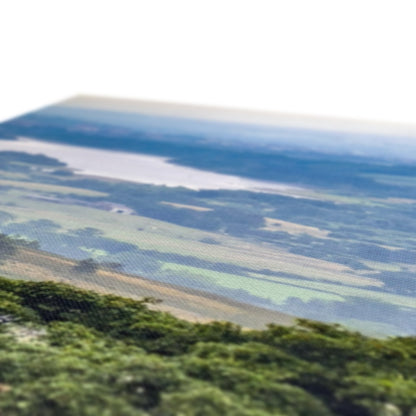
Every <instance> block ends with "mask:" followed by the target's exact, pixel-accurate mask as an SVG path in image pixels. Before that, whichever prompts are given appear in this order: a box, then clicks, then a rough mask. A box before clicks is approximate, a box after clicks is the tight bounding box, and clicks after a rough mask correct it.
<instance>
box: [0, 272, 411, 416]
mask: <svg viewBox="0 0 416 416" xmlns="http://www.w3.org/2000/svg"><path fill="white" fill-rule="evenodd" d="M153 301H154V299H152V298H145V299H143V300H141V301H137V300H132V299H125V298H121V297H117V296H113V295H99V294H97V293H94V292H90V291H84V290H80V289H75V288H73V287H71V286H68V285H64V284H58V283H52V282H28V281H16V280H9V279H5V278H0V414H1V415H4V416H29V415H30V416H41V415H42V416H52V415H57V414H59V415H60V416H84V415H85V416H90V415H91V416H92V415H94V416H95V415H103V416H112V415H117V416H130V415H131V416H133V415H135V416H136V415H152V416H154V415H163V416H164V415H166V416H170V415H172V416H173V415H175V416H176V415H183V416H188V415H189V416H211V415H212V416H217V415H221V414H223V415H231V416H233V415H235V416H237V415H238V416H248V415H253V416H262V415H264V416H265V415H287V416H330V415H344V416H347V415H348V416H350V415H357V416H370V415H373V416H376V415H377V416H414V415H416V378H415V374H416V371H415V369H416V338H415V337H395V338H387V339H377V338H371V337H367V336H364V335H362V334H360V333H358V332H350V331H347V330H345V329H344V328H342V327H340V326H337V325H328V324H323V323H318V322H314V321H308V320H299V321H298V323H297V325H296V326H292V327H283V326H277V325H272V324H271V325H269V326H268V328H267V329H265V330H261V331H260V330H244V329H242V328H240V327H239V326H236V325H234V324H231V323H228V322H211V323H208V324H202V323H191V322H187V321H183V320H180V319H177V318H175V317H174V316H172V315H170V314H168V313H166V312H161V311H155V310H151V309H150V308H149V306H148V305H149V304H151V303H152V302H153Z"/></svg>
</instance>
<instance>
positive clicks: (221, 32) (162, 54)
mask: <svg viewBox="0 0 416 416" xmlns="http://www.w3.org/2000/svg"><path fill="white" fill-rule="evenodd" d="M415 12H416V2H415V1H400V0H394V1H382V0H376V1H370V0H359V1H354V0H348V1H340V0H328V1H324V0H306V1H298V0H285V1H278V0H271V1H263V0H253V1H243V0H237V1H233V0H220V1H217V0H209V1H200V0H191V1H182V0H168V1H159V0H149V1H140V0H131V1H129V0H114V1H106V0H98V1H92V0H68V1H67V0H65V1H64V0H61V1H59V0H36V1H33V0H28V1H22V0H1V1H0V120H5V119H7V118H10V117H12V116H15V115H18V114H21V113H24V112H26V111H29V110H33V109H35V108H38V107H41V106H44V105H47V104H50V103H52V102H55V101H59V100H61V99H64V98H67V97H69V96H72V95H75V94H79V93H89V94H99V95H110V96H116V97H128V98H139V99H153V100H165V101H177V102H182V103H196V104H210V105H220V106H227V107H240V108H253V109H266V110H273V111H279V112H285V113H287V112H289V113H300V114H312V115H314V114H316V115H326V116H328V115H329V116H341V117H352V118H360V119H370V120H379V121H395V122H403V123H411V124H416V60H415V55H416V53H415V50H416V23H415V22H416V13H415Z"/></svg>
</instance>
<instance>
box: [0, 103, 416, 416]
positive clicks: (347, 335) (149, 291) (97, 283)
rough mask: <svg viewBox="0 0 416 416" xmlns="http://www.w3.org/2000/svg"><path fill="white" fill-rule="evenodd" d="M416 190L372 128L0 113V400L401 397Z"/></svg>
mask: <svg viewBox="0 0 416 416" xmlns="http://www.w3.org/2000/svg"><path fill="white" fill-rule="evenodd" d="M415 135H416V134H415ZM415 208H416V139H415V138H414V137H411V136H410V135H409V134H407V135H406V134H404V133H401V132H398V133H397V134H395V132H394V131H387V130H386V131H383V129H382V128H380V127H377V126H374V127H372V128H368V126H367V127H365V128H364V127H362V128H361V127H360V126H359V125H358V124H357V125H356V126H351V127H348V126H343V125H338V126H335V125H331V127H330V128H329V127H328V126H326V124H325V121H324V120H323V121H321V122H320V123H319V122H314V123H312V122H310V121H309V122H308V120H306V119H305V120H303V121H302V120H301V119H299V120H292V121H291V122H290V120H289V121H285V120H284V119H278V118H276V119H274V118H273V117H271V116H269V117H266V116H264V117H260V116H258V115H257V116H255V114H254V113H252V114H251V115H250V113H244V112H232V111H229V112H226V111H224V112H218V111H217V110H213V109H197V108H196V109H193V108H188V107H185V106H183V107H181V106H173V105H162V104H160V105H158V104H152V103H136V102H129V101H120V100H111V99H99V98H94V97H76V98H74V99H72V100H68V101H65V102H63V103H60V104H57V105H53V106H50V107H47V108H44V109H41V110H39V111H35V112H33V113H30V114H27V115H24V116H22V117H19V118H16V119H14V120H11V121H8V122H5V123H3V124H0V276H3V277H2V278H1V279H0V348H1V349H2V351H3V353H4V354H3V355H2V356H1V357H0V414H5V415H31V416H33V415H42V416H44V415H55V414H60V415H61V416H65V415H98V414H99V415H142V414H143V415H146V414H148V415H218V414H230V415H259V416H260V415H289V416H290V415H294V416H295V415H305V416H306V415H308V416H309V415H324V416H325V415H360V416H361V415H363V416H366V415H385V416H390V415H391V416H400V415H403V416H414V415H415V414H416V380H415V373H416V371H415V370H416V352H415V349H416V338H415V336H416V278H415V273H416V215H415V213H416V210H415ZM79 386H83V387H82V389H80V387H79Z"/></svg>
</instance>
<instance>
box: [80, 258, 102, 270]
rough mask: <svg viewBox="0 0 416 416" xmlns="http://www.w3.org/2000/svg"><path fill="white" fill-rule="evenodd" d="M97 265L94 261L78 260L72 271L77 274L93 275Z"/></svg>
mask: <svg viewBox="0 0 416 416" xmlns="http://www.w3.org/2000/svg"><path fill="white" fill-rule="evenodd" d="M98 267H99V264H98V263H97V262H96V261H95V260H94V259H91V258H89V259H84V260H80V261H79V262H78V264H77V265H76V266H74V270H75V271H77V272H78V273H95V272H96V271H97V270H98Z"/></svg>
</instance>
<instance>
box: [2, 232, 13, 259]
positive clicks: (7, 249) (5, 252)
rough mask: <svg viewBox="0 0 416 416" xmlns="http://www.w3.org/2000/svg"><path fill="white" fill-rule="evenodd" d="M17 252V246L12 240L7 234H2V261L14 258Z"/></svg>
mask: <svg viewBox="0 0 416 416" xmlns="http://www.w3.org/2000/svg"><path fill="white" fill-rule="evenodd" d="M15 252H16V245H15V243H14V241H13V239H12V238H10V237H8V236H7V235H5V234H0V259H4V258H7V257H9V256H13V254H15Z"/></svg>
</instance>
